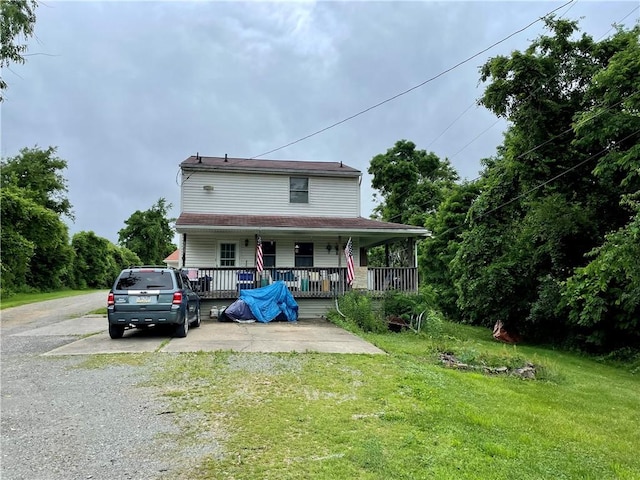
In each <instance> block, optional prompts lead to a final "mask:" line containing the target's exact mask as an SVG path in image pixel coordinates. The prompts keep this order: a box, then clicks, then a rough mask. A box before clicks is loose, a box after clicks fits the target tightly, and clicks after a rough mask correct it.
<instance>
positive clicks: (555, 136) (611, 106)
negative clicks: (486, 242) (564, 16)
mask: <svg viewBox="0 0 640 480" xmlns="http://www.w3.org/2000/svg"><path fill="white" fill-rule="evenodd" d="M636 95H640V92H634V93H631V94H629V95H627V96H626V97H624V98H622V99H621V100H619V101H618V102H616V103H614V104H613V105H609V106H608V107H606V108H604V109H602V110H600V111H597V113H594V114H593V115H591V116H588V117H586V118H583V119H582V120H580V121H579V122H577V123H576V124H575V125H572V126H571V127H569V128H567V129H566V130H563V131H562V132H560V133H558V134H556V135H553V136H551V137H549V138H548V139H547V140H545V141H544V142H541V143H539V144H537V145H535V146H533V147H531V148H529V149H528V150H526V151H524V152H522V153H520V154H518V155H517V156H516V157H514V160H519V159H520V158H522V157H524V156H525V155H528V154H530V153H532V152H535V151H536V150H538V149H539V148H542V147H544V146H545V145H546V144H548V143H550V142H553V141H554V140H556V139H558V138H560V137H562V136H563V135H566V134H567V133H569V132H571V131H573V130H574V128H576V127H580V126H582V125H584V124H585V123H587V122H590V121H591V120H593V119H595V118H597V117H599V116H600V115H602V114H604V113H606V112H608V111H610V110H611V109H613V108H615V107H617V106H618V105H621V104H622V103H623V102H625V101H626V100H629V99H630V98H632V97H635V96H636ZM602 107H604V104H603V103H601V104H599V105H596V106H594V109H599V108H602ZM492 126H493V125H492ZM489 128H491V127H489ZM474 140H475V139H474ZM623 140H626V138H624V139H623ZM578 166H579V165H577V166H573V167H571V168H570V169H569V170H568V171H570V170H572V169H575V168H577V167H578ZM480 178H481V176H478V177H476V178H474V179H472V180H470V182H474V181H475V180H478V179H480ZM540 186H542V185H540ZM536 188H539V187H536ZM534 190H535V188H534ZM422 207H425V205H422ZM402 215H403V214H398V215H394V216H393V217H390V218H388V219H387V221H389V222H393V221H394V220H396V219H398V218H400V217H401V216H402ZM445 233H446V232H445Z"/></svg>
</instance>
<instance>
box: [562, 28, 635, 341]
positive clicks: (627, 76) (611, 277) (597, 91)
mask: <svg viewBox="0 0 640 480" xmlns="http://www.w3.org/2000/svg"><path fill="white" fill-rule="evenodd" d="M639 38H640V27H636V28H634V29H632V30H630V31H628V32H624V31H619V32H618V35H616V37H615V40H616V42H617V43H616V53H615V54H614V55H613V57H612V58H611V60H610V62H609V63H608V65H607V67H606V68H605V69H603V70H602V71H600V72H599V73H598V74H596V75H595V76H594V78H593V82H592V83H591V84H590V85H589V88H588V89H587V91H586V95H585V97H586V99H587V101H588V105H589V107H588V108H586V109H585V110H584V111H583V112H581V113H580V114H578V115H577V116H576V120H575V126H574V130H575V132H576V139H575V141H574V143H575V144H576V145H577V146H579V147H580V148H582V149H584V150H585V151H587V152H590V153H592V154H596V155H597V154H598V153H599V152H604V153H603V154H602V155H597V164H596V167H595V169H594V175H595V176H596V178H597V179H598V180H599V181H600V180H601V179H605V180H606V181H608V182H609V183H612V184H614V185H616V186H617V187H619V188H618V189H617V191H618V192H619V193H621V196H620V207H621V210H620V216H621V217H623V218H625V217H626V222H623V223H624V224H623V225H622V226H620V227H619V228H618V229H616V230H614V231H611V232H609V233H608V234H607V235H606V237H605V240H604V242H603V244H602V245H601V246H599V247H597V248H595V249H594V250H593V251H591V252H590V253H589V255H588V258H589V263H588V264H587V265H586V266H585V267H584V268H578V269H577V270H576V272H575V274H574V275H573V276H571V277H570V278H569V279H568V280H567V282H565V283H564V284H563V289H562V295H563V300H564V301H565V302H566V305H567V306H568V315H569V320H570V322H571V324H572V325H575V326H576V327H577V328H578V329H579V332H580V334H581V335H584V338H585V340H586V341H587V342H588V343H589V344H591V345H595V346H598V347H601V346H606V347H609V348H615V347H617V346H621V345H625V344H626V345H628V344H630V343H633V344H636V345H640V41H639Z"/></svg>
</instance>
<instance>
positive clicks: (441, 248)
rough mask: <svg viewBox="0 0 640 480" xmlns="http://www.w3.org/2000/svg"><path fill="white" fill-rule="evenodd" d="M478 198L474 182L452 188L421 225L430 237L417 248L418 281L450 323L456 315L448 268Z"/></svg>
mask: <svg viewBox="0 0 640 480" xmlns="http://www.w3.org/2000/svg"><path fill="white" fill-rule="evenodd" d="M479 194H480V183H479V182H478V181H471V182H463V183H462V184H455V185H453V186H452V187H450V188H449V189H448V190H446V192H445V197H444V199H443V201H442V203H441V204H440V206H439V207H438V209H437V211H436V213H435V215H432V216H430V217H428V218H427V220H426V223H425V227H426V228H428V229H429V231H430V232H431V236H430V237H429V238H427V239H426V240H424V241H422V242H421V243H420V245H419V250H418V257H419V267H420V279H421V281H422V282H423V283H426V284H428V285H430V286H431V287H432V289H433V291H434V292H435V293H436V295H435V301H436V304H437V306H438V308H439V309H440V310H441V311H442V312H443V313H445V314H446V315H447V317H449V318H451V319H457V318H458V317H459V312H458V308H457V305H456V302H457V298H458V295H457V293H456V289H455V284H454V279H453V276H452V275H451V268H450V265H451V262H452V260H453V259H454V257H455V254H456V252H457V251H458V247H459V245H460V235H461V234H462V232H463V231H464V229H465V223H466V218H467V213H468V211H469V208H470V207H471V204H472V203H473V201H474V200H475V198H476V197H477V196H478V195H479Z"/></svg>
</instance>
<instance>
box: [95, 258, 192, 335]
mask: <svg viewBox="0 0 640 480" xmlns="http://www.w3.org/2000/svg"><path fill="white" fill-rule="evenodd" d="M107 317H108V319H109V335H110V336H111V338H121V337H122V335H123V334H124V330H125V329H126V328H132V327H137V328H142V327H146V326H149V325H174V326H175V336H176V337H186V336H187V333H188V332H189V326H191V327H199V326H200V297H199V296H198V294H197V293H195V292H194V291H193V290H192V289H191V283H190V282H189V278H188V277H187V275H186V274H185V273H184V272H182V271H180V270H176V269H174V268H167V267H131V268H125V269H124V270H122V272H120V275H118V279H117V280H116V281H115V283H114V285H113V288H112V289H111V291H110V292H109V297H108V300H107Z"/></svg>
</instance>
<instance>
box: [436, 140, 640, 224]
mask: <svg viewBox="0 0 640 480" xmlns="http://www.w3.org/2000/svg"><path fill="white" fill-rule="evenodd" d="M639 133H640V129H638V130H636V131H635V132H633V133H631V134H629V135H627V136H626V137H624V138H623V139H621V140H618V141H617V142H620V143H621V142H624V141H625V140H628V139H630V138H631V137H633V136H634V135H637V134H639ZM609 150H610V147H605V148H603V149H602V150H600V151H599V152H598V153H595V154H593V155H591V156H590V157H588V158H586V159H584V160H582V161H581V162H578V163H577V164H576V165H573V166H571V167H569V168H567V169H566V170H564V171H562V172H561V173H559V174H558V175H556V176H555V177H552V178H550V179H549V180H545V181H544V182H542V183H540V184H538V185H536V186H535V187H532V188H530V189H529V190H527V191H526V192H523V193H521V194H520V195H518V196H517V197H515V198H512V199H511V200H508V201H506V202H504V203H502V204H500V205H498V206H497V207H495V208H492V209H491V210H489V211H488V212H484V213H482V214H480V215H478V216H477V217H475V218H474V220H478V219H480V218H482V217H486V216H487V215H490V214H491V213H493V212H496V211H498V210H500V209H501V208H504V207H506V206H507V205H509V204H511V203H513V202H515V201H516V200H519V199H521V198H522V197H525V196H527V195H529V194H530V193H531V192H533V191H535V190H538V189H539V188H542V187H544V186H545V185H548V184H549V183H551V182H553V181H555V180H557V179H558V178H560V177H562V176H564V175H566V174H567V173H569V172H571V171H573V170H575V169H576V168H579V167H581V166H582V165H584V164H585V163H587V162H589V161H591V160H593V159H594V158H596V157H598V156H600V155H602V154H603V153H605V152H607V151H609ZM460 227H461V225H458V226H457V227H452V228H450V229H449V230H445V231H444V232H442V233H441V235H444V234H445V233H448V232H450V231H451V230H454V229H456V228H460Z"/></svg>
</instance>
